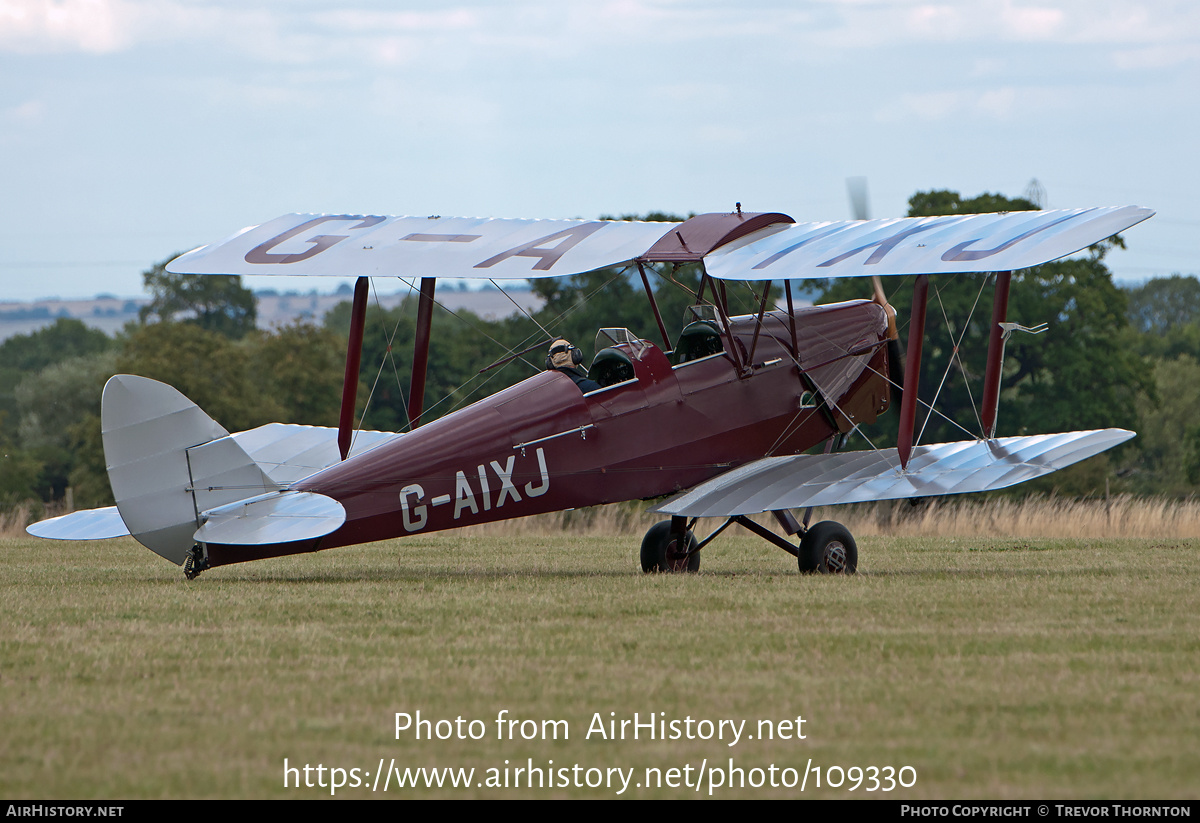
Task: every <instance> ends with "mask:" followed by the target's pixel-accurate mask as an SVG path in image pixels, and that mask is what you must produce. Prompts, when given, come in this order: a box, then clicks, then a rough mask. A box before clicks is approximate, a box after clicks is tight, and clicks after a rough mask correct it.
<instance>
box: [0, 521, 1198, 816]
mask: <svg viewBox="0 0 1200 823" xmlns="http://www.w3.org/2000/svg"><path fill="white" fill-rule="evenodd" d="M538 531H539V530H538V529H536V528H531V529H529V530H528V531H527V533H508V534H503V533H488V532H476V533H473V534H470V533H448V534H441V535H432V536H427V537H422V538H416V539H410V540H407V541H403V542H391V543H381V544H375V545H371V546H365V547H356V548H350V549H339V550H335V551H330V552H324V553H320V554H317V555H312V556H307V557H299V558H286V559H281V560H272V561H264V562H260V563H255V564H248V565H243V566H231V567H225V568H221V569H214V570H211V571H209V572H206V573H205V574H204V575H202V576H201V577H200V578H199V579H198V580H196V581H192V582H187V581H185V580H184V579H183V577H182V574H181V573H180V571H179V570H178V569H177V568H176V567H174V566H172V565H170V564H169V563H166V562H165V561H162V560H160V559H159V558H156V557H154V556H153V555H151V554H150V553H149V552H147V551H146V550H145V549H142V548H141V547H140V546H137V545H136V544H135V543H134V542H133V541H132V540H129V539H122V540H116V541H106V542H103V543H78V544H71V543H55V542H49V541H38V540H34V539H31V538H5V539H0V589H2V596H0V602H2V604H3V605H2V611H0V619H2V620H3V627H4V628H3V633H2V640H0V643H2V645H0V693H2V694H3V696H4V697H3V705H2V708H0V723H2V724H3V731H4V733H3V736H2V739H0V795H2V796H4V797H7V798H10V799H15V798H20V797H27V798H142V797H149V798H159V797H162V798H180V797H203V798H223V797H251V798H271V797H280V798H296V799H301V798H304V799H308V798H319V797H328V796H330V789H329V788H324V789H322V788H300V789H296V788H286V789H285V788H284V779H285V773H284V760H285V758H286V759H287V761H288V764H289V766H292V767H301V768H302V767H303V765H304V764H309V765H311V766H313V767H314V770H313V771H312V772H310V775H309V776H310V779H311V781H312V782H313V783H314V784H315V783H317V782H318V779H319V777H320V778H321V779H322V780H323V782H325V783H326V785H328V783H329V782H330V773H329V772H328V771H327V770H328V769H329V768H330V767H340V768H342V769H345V770H346V776H345V779H346V780H347V781H352V779H353V776H354V775H353V774H352V773H350V771H349V770H350V769H354V768H357V769H359V770H360V772H359V773H358V778H359V780H360V781H363V782H366V783H368V784H369V783H372V782H374V780H375V775H376V772H377V771H378V770H379V765H380V762H381V759H382V762H383V764H384V766H385V768H387V767H390V766H391V765H393V763H392V761H394V766H395V767H396V768H400V769H403V768H405V767H414V768H415V767H428V768H434V767H436V768H443V767H462V768H468V769H469V768H474V769H475V773H474V776H473V778H472V783H471V785H470V786H469V787H466V788H451V787H450V786H449V785H448V781H447V785H446V786H444V787H442V788H419V789H404V790H400V789H397V788H396V786H395V783H394V779H395V778H394V777H393V782H392V784H391V787H390V789H389V791H388V793H387V794H384V793H383V792H382V788H383V785H384V783H383V780H380V782H379V784H378V786H379V789H380V791H377V792H375V793H372V791H371V790H370V789H369V788H367V787H364V786H359V787H357V788H353V787H350V786H346V787H343V788H341V789H340V790H339V791H338V792H337V796H338V797H350V798H365V797H380V798H386V797H397V796H401V795H402V794H403V795H409V796H432V797H446V798H458V797H473V796H498V797H561V796H576V797H581V796H582V797H613V796H616V795H617V790H618V789H620V788H621V785H622V784H621V780H622V778H620V777H613V778H612V779H613V781H614V782H615V787H613V788H610V787H609V786H608V784H607V780H608V776H609V775H610V774H612V773H610V772H607V771H603V772H591V773H589V772H588V771H587V769H600V770H608V769H613V768H620V769H622V770H624V772H623V773H629V772H628V770H630V769H632V770H633V771H632V777H631V778H630V783H629V786H628V788H627V789H626V790H625V791H624V793H623V794H622V795H621V796H623V797H630V796H633V797H646V796H658V797H688V796H707V795H708V792H709V785H708V784H709V782H715V781H716V780H717V776H718V772H715V771H711V770H712V769H714V768H719V769H720V770H721V771H720V773H719V774H720V779H721V780H722V781H723V782H725V783H726V785H725V786H722V787H719V788H715V789H714V790H713V796H716V797H724V798H729V797H769V796H792V797H800V796H804V797H886V798H892V799H904V798H1196V797H1197V796H1198V795H1200V788H1198V782H1197V775H1198V774H1200V697H1198V695H1200V674H1198V671H1197V670H1198V666H1197V662H1198V656H1197V652H1198V650H1200V608H1198V605H1200V603H1198V601H1200V597H1198V593H1200V585H1198V583H1200V579H1198V578H1200V572H1198V571H1197V569H1198V567H1200V563H1198V562H1197V561H1198V560H1200V556H1198V555H1200V540H1196V539H1178V538H1153V539H1133V538H1122V539H1093V538H1055V539H1046V538H1036V539H1035V538H987V537H885V536H870V535H867V536H863V537H862V538H861V539H860V541H859V544H860V574H858V575H857V576H854V577H850V578H830V577H818V576H800V575H799V574H797V572H796V567H795V563H794V561H793V560H792V559H791V558H790V557H788V556H787V555H785V554H784V553H783V552H780V551H778V550H777V549H773V548H769V547H768V546H767V545H766V544H765V543H763V542H761V541H759V540H758V539H757V538H752V537H749V536H743V535H742V534H737V533H736V532H735V531H734V530H730V531H729V532H727V533H726V534H728V535H729V537H728V538H727V539H726V538H725V537H722V538H721V539H719V540H718V541H717V542H716V543H715V544H714V546H713V549H712V550H711V551H710V550H707V549H706V550H705V553H704V554H705V556H704V561H703V565H702V570H701V573H700V574H698V575H680V576H668V575H659V576H645V575H642V574H641V573H640V571H638V570H637V561H636V553H637V546H638V538H637V537H636V536H629V535H628V534H625V535H619V536H611V535H603V534H588V533H582V534H579V533H576V534H562V533H558V534H554V533H538ZM542 531H545V530H544V529H543V530H542ZM418 710H419V711H420V712H421V717H422V719H431V720H435V721H436V720H438V719H447V720H454V719H455V718H457V717H462V718H463V719H464V721H470V720H472V719H477V720H479V721H481V723H480V724H476V725H475V726H474V727H473V728H472V727H466V726H465V725H464V728H463V733H464V735H465V734H467V733H468V732H469V731H471V730H474V731H475V732H476V733H478V732H479V730H480V729H481V728H482V729H483V730H484V733H483V736H482V738H481V739H479V740H470V739H465V740H460V739H456V738H455V737H453V736H452V737H451V739H447V740H437V739H434V740H419V741H418V740H416V739H414V735H413V733H412V731H411V730H409V731H405V732H402V733H401V737H400V739H396V731H395V725H396V724H395V713H397V712H404V713H409V714H410V715H415V713H416V712H417V711H418ZM502 710H507V712H508V714H507V715H506V716H505V717H506V718H511V719H518V720H535V721H539V723H540V721H543V720H565V721H566V724H565V728H566V729H567V732H568V734H569V739H562V737H563V733H562V729H563V726H559V727H558V728H559V739H558V740H553V739H548V740H543V739H533V740H523V739H520V734H519V730H520V729H521V728H522V727H521V726H519V725H518V726H515V727H512V732H513V734H514V735H515V736H516V737H517V739H516V740H509V739H504V740H499V739H497V724H496V718H497V715H498V714H499V713H500V712H501V711H502ZM610 712H614V713H615V715H610ZM634 712H638V713H639V719H641V720H642V721H643V722H644V721H645V719H646V717H647V715H648V714H654V715H655V716H656V717H657V718H658V719H660V720H665V721H671V720H678V721H679V722H680V725H679V729H680V731H684V732H685V733H686V730H687V729H689V728H690V729H691V731H692V732H693V733H694V734H695V733H700V732H702V731H704V730H706V728H707V727H704V726H703V725H702V724H697V723H695V722H693V724H692V725H691V726H690V727H688V726H686V718H688V717H691V718H692V719H693V721H699V720H709V721H713V722H714V723H717V722H719V721H720V720H732V721H740V720H745V721H746V724H745V726H744V727H743V737H742V739H740V740H739V742H737V743H736V744H735V745H733V746H730V745H728V744H729V742H730V738H729V727H728V726H726V727H725V728H724V729H723V732H724V739H723V740H717V739H715V738H714V739H710V740H702V739H698V738H697V739H687V738H686V736H685V737H683V738H681V739H675V740H671V739H668V740H661V739H655V740H648V739H646V734H645V731H644V730H643V731H642V732H641V736H640V739H638V740H633V739H626V740H604V739H601V738H600V737H599V735H597V734H593V735H592V736H591V739H587V737H586V735H587V732H588V729H589V726H590V725H591V723H592V721H593V717H594V715H595V714H596V713H598V714H599V716H600V719H602V720H604V721H608V720H613V719H615V720H618V721H619V720H621V719H629V720H632V719H633V713H634ZM660 712H661V713H664V714H662V715H659V714H658V713H660ZM797 717H803V718H804V721H805V722H804V724H803V725H802V726H800V727H799V729H800V731H802V732H803V734H804V735H805V737H804V739H778V735H780V734H782V735H786V736H787V737H788V738H793V737H794V736H795V734H796V731H797V729H796V726H795V724H794V721H795V720H796V718H797ZM760 720H763V721H771V723H772V724H773V725H772V728H773V730H774V732H775V733H776V735H777V738H776V739H774V740H766V739H759V734H758V733H759V731H760V728H759V725H758V722H759V721H760ZM788 720H790V721H793V723H792V724H791V725H790V726H789V725H788V724H780V721H788ZM774 724H780V725H774ZM534 725H537V724H527V725H526V726H525V727H524V728H525V730H526V731H532V729H533V727H534ZM542 728H543V727H541V726H540V725H538V726H537V731H538V735H539V736H540V735H541V733H542ZM449 729H450V725H449V724H443V725H442V726H441V731H443V732H446V731H449ZM765 729H766V726H763V728H762V730H763V731H765ZM434 730H436V727H433V728H431V729H430V731H434ZM546 730H547V732H548V731H549V727H546ZM668 731H670V728H669V727H668ZM630 733H631V732H630ZM745 735H753V736H754V738H755V739H752V740H751V739H746V736H745ZM731 759H732V761H733V762H732V766H733V767H734V768H735V771H733V773H732V779H733V780H734V782H735V784H736V781H737V772H736V769H741V770H743V775H744V776H743V778H742V779H743V780H744V781H745V786H744V787H740V786H737V785H735V786H734V787H732V788H730V787H729V786H728V782H729V780H730V779H731V777H730V760H731ZM530 760H532V765H533V766H534V767H535V768H540V769H542V770H543V779H544V780H545V779H549V780H550V782H553V783H557V782H558V781H559V780H560V779H565V780H568V781H570V782H572V783H574V782H576V781H581V782H586V781H587V780H588V779H589V777H590V778H593V779H594V778H595V777H596V775H602V776H604V777H605V781H606V782H605V783H604V784H602V785H601V786H599V787H597V788H587V787H586V786H585V787H575V786H574V785H572V786H567V787H561V786H558V785H555V786H553V787H545V788H532V789H531V788H513V787H512V783H513V781H514V780H515V779H517V776H514V774H513V770H514V769H516V768H517V767H518V766H519V767H527V766H528V765H529V761H530ZM551 760H552V761H553V765H551V764H550V763H549V761H551ZM505 761H508V764H507V766H506V764H505ZM702 763H703V764H704V767H705V771H704V772H701V773H700V774H702V775H703V779H702V780H701V788H700V790H699V792H697V791H696V789H695V788H688V787H685V786H683V785H682V783H683V781H684V780H687V782H689V783H691V784H695V782H696V779H697V769H699V767H700V766H701V764H702ZM318 764H321V765H322V766H324V767H325V769H326V771H324V772H322V773H321V775H318V773H317V772H316V771H315V767H316V766H317V765H318ZM576 764H579V766H580V770H579V771H577V772H576V771H568V772H566V773H565V775H564V774H563V773H560V772H557V771H555V772H550V773H549V774H546V770H548V769H555V770H557V769H560V768H564V767H565V768H566V769H568V770H571V769H573V767H574V766H575V765H576ZM772 764H773V765H774V766H775V767H776V772H775V774H774V777H775V779H776V782H777V783H783V782H786V781H788V780H793V781H795V780H799V779H800V777H799V776H800V775H801V774H802V773H807V775H808V776H807V778H805V780H806V782H805V789H804V792H803V795H801V793H800V787H799V786H798V785H797V786H795V787H793V788H787V787H786V786H777V787H775V788H772V787H771V786H770V781H771V779H772V775H771V774H770V773H769V772H768V771H766V770H768V769H769V767H770V766H771V765H772ZM855 766H857V767H862V768H864V769H866V768H868V767H880V768H884V767H891V768H892V769H894V770H896V771H894V772H893V773H892V774H893V775H894V776H898V775H899V771H898V770H899V769H900V768H901V767H909V771H906V772H904V773H903V780H904V782H906V783H911V784H912V785H910V786H909V787H907V788H904V787H900V786H899V785H896V787H895V789H894V790H893V791H891V792H886V793H885V792H883V791H878V790H877V791H873V792H868V791H867V790H868V789H869V788H871V782H870V776H871V773H870V772H869V771H868V772H867V779H866V780H863V781H862V782H861V784H860V785H859V788H858V789H857V790H855V791H850V790H849V786H850V785H852V782H851V780H850V779H852V778H853V777H854V774H855V773H848V778H850V779H847V782H846V783H845V784H844V785H843V786H842V787H840V788H830V787H828V786H827V785H826V784H827V782H828V781H829V780H830V779H834V780H835V781H836V778H837V777H838V776H839V774H840V773H839V771H838V769H836V768H834V769H832V770H831V769H830V767H841V768H842V769H849V767H855ZM685 767H690V768H689V770H688V771H687V772H686V773H685V772H684V771H683V770H684V768H685ZM811 767H816V768H819V769H821V771H820V772H819V773H817V772H813V771H812V768H811ZM648 768H649V769H651V772H650V775H649V776H650V777H651V782H653V778H654V776H658V777H659V778H660V779H661V780H663V781H667V780H668V779H671V774H670V773H669V772H668V770H669V769H672V768H677V769H679V770H680V773H679V776H678V779H677V780H676V781H675V782H676V783H677V785H678V787H676V788H671V787H669V786H667V785H665V784H664V785H663V787H661V788H649V787H647V786H646V785H643V786H642V787H641V788H638V787H637V785H636V784H637V783H639V782H642V783H644V782H645V780H646V778H647V777H648V775H647V771H646V770H647V769H648ZM755 768H758V769H763V770H764V771H763V772H761V773H758V772H754V771H753V770H754V769H755ZM489 769H495V770H497V771H496V772H493V773H492V774H491V775H489V774H488V770H489ZM506 769H507V771H505V770H506ZM655 769H657V770H659V771H657V772H655V771H654V770H655ZM784 769H792V770H793V771H791V772H787V771H783V770H784ZM388 771H390V768H388ZM364 773H369V775H368V776H366V777H364V776H363V775H364ZM815 774H819V777H820V779H821V788H819V789H818V788H816V786H815V780H816V778H815V777H814V775H815ZM393 775H394V773H393ZM506 775H507V778H508V780H509V785H510V787H509V788H488V787H487V786H482V787H480V786H477V785H475V784H476V783H480V782H485V781H487V780H488V779H489V777H493V778H494V779H498V780H500V781H501V785H503V780H504V779H505V776H506ZM913 775H915V783H913V782H912V781H913ZM760 776H761V778H762V779H763V780H765V781H766V785H763V786H761V787H754V786H752V785H751V784H752V783H753V782H754V781H755V780H756V779H758V777H760ZM876 777H877V778H878V779H879V780H880V781H881V783H880V786H879V788H882V787H883V785H882V782H883V781H884V780H885V779H886V777H887V772H886V771H881V772H878V773H876ZM297 778H298V779H299V780H300V781H301V782H303V780H304V776H303V772H298V773H297V775H296V777H294V778H293V781H295V780H296V779H297ZM519 779H520V780H521V782H522V786H524V783H525V781H526V780H527V778H526V776H525V775H520V776H519ZM534 782H535V785H536V782H537V778H536V775H535V777H534ZM293 785H294V782H293Z"/></svg>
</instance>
